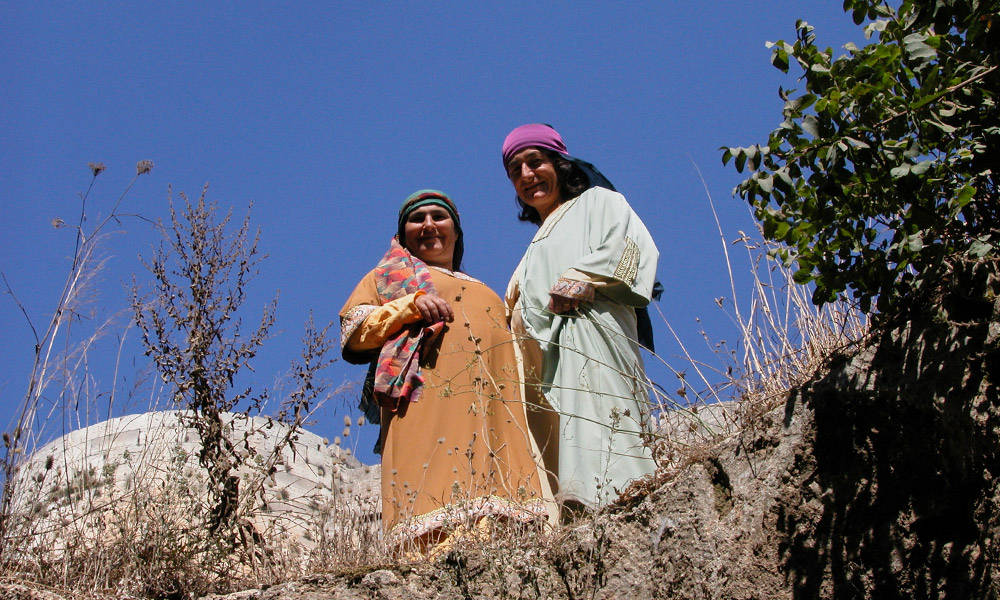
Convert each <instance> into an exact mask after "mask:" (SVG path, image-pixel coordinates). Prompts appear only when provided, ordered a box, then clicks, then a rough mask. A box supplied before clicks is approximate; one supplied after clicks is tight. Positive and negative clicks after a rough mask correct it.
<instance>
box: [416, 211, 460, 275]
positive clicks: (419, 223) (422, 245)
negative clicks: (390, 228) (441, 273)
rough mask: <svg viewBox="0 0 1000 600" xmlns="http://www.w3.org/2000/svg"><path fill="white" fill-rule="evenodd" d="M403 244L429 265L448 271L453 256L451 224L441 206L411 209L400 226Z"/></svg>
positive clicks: (449, 217) (453, 230) (448, 216)
mask: <svg viewBox="0 0 1000 600" xmlns="http://www.w3.org/2000/svg"><path fill="white" fill-rule="evenodd" d="M403 237H404V240H403V242H404V243H403V245H404V246H406V248H407V249H408V250H409V251H410V252H412V253H413V254H415V255H416V257H417V258H419V259H420V260H422V261H424V262H425V263H427V264H429V265H434V266H435V267H442V268H445V269H448V270H451V269H452V258H453V257H454V254H455V241H456V240H457V239H458V234H457V233H456V232H455V221H453V220H452V218H451V215H450V214H449V213H448V211H447V210H445V209H444V208H443V207H441V206H436V205H434V204H428V205H426V206H421V207H420V208H417V209H414V210H413V211H412V212H411V213H410V214H408V215H407V216H406V221H405V222H404V223H403Z"/></svg>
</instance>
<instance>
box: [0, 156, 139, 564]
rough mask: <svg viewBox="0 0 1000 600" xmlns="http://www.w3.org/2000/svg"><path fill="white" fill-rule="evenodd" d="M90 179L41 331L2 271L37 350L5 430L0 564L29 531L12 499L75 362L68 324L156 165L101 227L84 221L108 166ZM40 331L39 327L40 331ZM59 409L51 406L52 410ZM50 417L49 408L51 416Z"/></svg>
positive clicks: (81, 352)
mask: <svg viewBox="0 0 1000 600" xmlns="http://www.w3.org/2000/svg"><path fill="white" fill-rule="evenodd" d="M88 167H89V168H90V171H91V174H92V177H91V181H90V184H89V186H88V187H87V191H86V192H84V193H83V194H81V195H80V216H79V219H78V220H77V223H76V225H75V227H74V228H75V230H76V241H75V247H74V250H73V257H72V263H71V264H70V268H69V271H68V272H67V274H66V279H65V281H64V282H63V287H62V290H61V292H60V294H59V298H58V300H57V301H56V307H55V310H54V311H53V312H52V315H51V316H50V317H49V320H48V322H47V323H46V325H45V328H44V329H42V330H39V329H38V328H36V327H35V324H34V323H33V322H32V320H31V318H30V316H29V315H28V311H27V309H26V308H25V307H24V305H23V304H21V302H20V301H19V300H18V299H17V296H16V295H15V293H14V290H13V288H12V286H11V285H10V283H9V282H8V280H7V277H6V275H3V274H2V273H0V276H2V279H3V281H4V285H5V287H6V290H7V293H8V294H9V295H10V296H11V297H12V298H13V299H14V302H15V303H16V304H17V306H18V309H19V310H20V311H21V312H22V313H23V314H24V316H25V319H26V320H27V322H28V326H29V327H30V328H31V331H32V334H33V336H34V350H33V359H32V366H31V373H30V375H29V376H28V386H27V390H26V391H25V394H24V397H23V399H22V401H21V409H20V411H19V412H18V416H17V420H16V421H15V422H14V425H13V427H12V428H11V430H10V431H5V432H4V433H3V459H2V463H0V464H2V466H0V469H2V471H3V493H2V496H0V564H7V563H8V562H9V561H10V560H12V559H13V558H14V556H13V555H12V551H13V548H14V547H16V546H17V545H19V544H20V543H22V542H23V535H24V534H25V533H27V530H25V527H27V526H28V523H25V522H24V521H23V520H20V519H16V518H15V515H14V514H13V513H12V503H13V500H14V498H15V496H16V493H17V489H16V488H17V486H18V485H19V479H18V478H17V477H16V473H17V470H18V468H19V466H20V464H21V463H22V462H23V461H24V460H25V458H26V456H27V455H28V454H30V452H31V450H32V449H33V448H34V447H35V446H36V445H37V443H38V441H39V439H40V438H41V431H40V429H39V427H40V425H43V424H44V423H40V422H39V420H38V411H39V407H40V405H41V403H42V400H43V398H44V393H45V390H46V389H47V387H48V386H49V385H50V384H52V383H53V382H55V381H56V380H57V379H58V377H59V376H60V375H62V376H65V375H66V372H67V369H66V368H65V367H66V365H68V364H69V363H70V361H71V360H72V358H71V356H72V354H73V351H71V350H69V349H70V347H71V341H70V339H69V333H68V329H69V326H70V324H71V323H72V322H73V321H74V320H75V319H76V318H78V316H79V314H78V310H79V309H80V307H81V306H82V305H83V304H84V303H85V302H86V300H87V295H86V291H87V288H88V283H89V282H90V281H92V279H93V277H94V275H96V273H97V272H99V271H100V267H101V265H102V261H101V260H99V259H98V258H97V248H98V246H99V243H100V240H101V236H102V235H103V230H104V229H105V228H106V227H107V225H108V224H109V223H110V222H112V221H115V222H117V221H118V219H119V217H120V216H122V215H121V214H120V213H119V211H118V209H119V207H120V206H121V204H122V202H123V201H124V200H125V198H126V196H127V195H128V193H129V192H130V191H131V190H132V187H133V186H134V184H135V182H136V180H137V179H138V177H139V176H140V175H143V174H145V173H148V172H149V171H150V170H151V169H152V167H153V163H152V161H148V160H143V161H140V162H139V163H138V165H137V167H136V174H135V175H134V176H133V177H132V179H131V180H130V181H129V183H128V185H127V186H126V187H125V190H124V191H123V192H122V193H121V195H120V196H119V197H118V200H117V201H116V202H115V203H114V205H113V206H112V208H111V211H110V212H109V213H108V215H107V216H106V217H104V218H103V219H100V220H99V221H98V222H97V225H96V226H95V227H94V228H93V229H92V230H91V231H86V230H85V229H84V224H85V222H86V217H87V201H88V199H89V198H90V193H91V191H93V189H94V184H95V182H96V180H97V176H98V175H100V174H101V173H102V172H103V171H104V170H105V167H104V164H103V163H90V164H89V165H88ZM52 224H53V226H54V227H57V228H58V227H63V226H65V221H63V220H62V219H60V218H56V219H53V221H52ZM103 330H104V327H103V326H100V327H98V328H97V330H96V331H95V332H94V333H93V335H92V336H91V337H90V338H89V339H88V340H86V341H85V342H84V344H83V345H81V347H80V348H79V349H78V350H76V353H77V356H85V355H86V349H87V347H88V346H89V344H90V343H92V342H93V341H94V339H96V338H97V337H99V336H100V335H101V334H102V333H103ZM39 331H41V332H40V333H39ZM60 340H62V342H63V343H64V344H65V346H66V348H67V351H66V352H65V353H63V354H60V353H59V352H58V351H57V350H56V344H57V342H59V341H60ZM68 371H69V372H71V373H74V372H77V371H76V369H75V368H70V369H68ZM74 389H75V386H70V385H66V386H64V392H72V391H73V390H74ZM55 409H56V407H55V406H53V409H52V410H53V411H54V410H55ZM49 416H51V412H50V415H49Z"/></svg>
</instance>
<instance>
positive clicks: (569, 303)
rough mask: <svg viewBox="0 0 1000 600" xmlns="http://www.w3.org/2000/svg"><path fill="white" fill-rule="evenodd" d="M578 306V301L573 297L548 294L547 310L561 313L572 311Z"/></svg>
mask: <svg viewBox="0 0 1000 600" xmlns="http://www.w3.org/2000/svg"><path fill="white" fill-rule="evenodd" d="M579 307H580V301H579V300H576V299H575V298H566V297H564V296H557V295H556V294H551V293H550V294H549V310H551V311H552V312H554V313H557V314H562V313H567V312H573V311H574V310H576V309H577V308H579Z"/></svg>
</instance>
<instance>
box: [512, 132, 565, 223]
mask: <svg viewBox="0 0 1000 600" xmlns="http://www.w3.org/2000/svg"><path fill="white" fill-rule="evenodd" d="M507 176H508V177H510V182H511V183H513V184H514V190H515V191H516V192H517V197H518V198H520V199H521V202H524V203H525V204H527V205H528V206H530V207H531V208H534V209H535V210H537V211H538V214H539V215H540V216H541V217H542V220H543V221H544V220H545V218H546V217H548V216H549V214H550V213H552V211H554V210H555V209H556V207H557V206H559V205H560V204H562V197H561V195H560V194H559V178H558V177H557V176H556V167H555V165H553V164H552V160H551V159H550V158H549V157H548V156H547V155H546V154H545V153H544V152H542V151H541V150H539V149H538V148H525V149H524V150H521V151H520V152H518V153H517V154H515V155H514V156H513V158H511V159H510V161H508V162H507Z"/></svg>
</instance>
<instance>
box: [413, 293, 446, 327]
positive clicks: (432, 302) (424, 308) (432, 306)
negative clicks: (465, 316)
mask: <svg viewBox="0 0 1000 600" xmlns="http://www.w3.org/2000/svg"><path fill="white" fill-rule="evenodd" d="M413 304H414V305H415V306H416V307H417V310H419V311H420V316H421V317H422V318H423V320H424V321H427V322H428V323H437V322H438V321H445V322H449V321H454V320H455V313H454V312H452V310H451V305H450V304H448V302H447V301H445V299H444V298H442V297H441V296H435V295H433V294H421V295H419V296H417V298H416V299H415V300H414V301H413Z"/></svg>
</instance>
